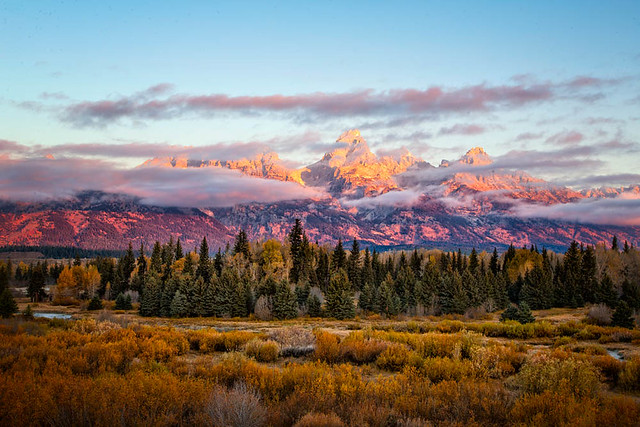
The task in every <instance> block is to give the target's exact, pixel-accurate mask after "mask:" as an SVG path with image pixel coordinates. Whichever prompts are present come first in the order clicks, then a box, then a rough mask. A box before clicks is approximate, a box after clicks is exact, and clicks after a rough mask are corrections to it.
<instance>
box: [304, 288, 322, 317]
mask: <svg viewBox="0 0 640 427" xmlns="http://www.w3.org/2000/svg"><path fill="white" fill-rule="evenodd" d="M307 314H308V315H309V317H321V316H322V307H321V302H320V298H318V296H317V295H316V294H313V293H312V294H309V298H308V299H307Z"/></svg>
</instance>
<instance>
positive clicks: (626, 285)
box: [620, 279, 640, 310]
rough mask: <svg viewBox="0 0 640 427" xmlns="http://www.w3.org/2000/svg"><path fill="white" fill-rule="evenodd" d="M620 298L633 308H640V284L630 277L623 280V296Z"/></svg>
mask: <svg viewBox="0 0 640 427" xmlns="http://www.w3.org/2000/svg"><path fill="white" fill-rule="evenodd" d="M620 298H621V299H622V300H623V301H625V302H626V303H627V304H628V305H629V307H630V308H631V309H632V310H640V286H639V285H638V284H637V283H632V282H631V281H630V280H629V279H625V280H624V281H623V282H622V296H621V297H620Z"/></svg>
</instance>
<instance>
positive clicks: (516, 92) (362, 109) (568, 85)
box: [24, 76, 618, 127]
mask: <svg viewBox="0 0 640 427" xmlns="http://www.w3.org/2000/svg"><path fill="white" fill-rule="evenodd" d="M617 83H618V80H605V79H598V78H594V77H585V76H582V77H576V78H575V79H572V80H570V81H567V82H559V83H553V82H544V83H536V82H530V81H527V82H524V81H523V82H515V83H513V84H505V85H488V84H485V83H483V84H478V85H471V86H465V87H461V88H445V87H442V86H431V87H428V88H426V89H415V88H410V89H392V90H387V91H375V90H373V89H363V90H358V91H352V92H344V93H328V92H314V93H306V94H296V95H285V94H273V95H266V96H249V95H243V96H234V95H228V94H223V93H213V94H201V95H189V94H171V92H172V90H173V86H172V85H170V84H167V83H163V84H160V85H156V86H152V87H150V88H148V89H145V90H142V91H140V92H137V93H134V94H132V95H128V96H119V97H115V98H113V99H102V100H97V101H88V100H87V101H79V102H73V103H69V104H67V105H66V106H65V107H64V108H63V110H62V112H61V113H60V118H61V119H62V120H63V121H65V122H68V123H71V124H72V125H74V126H79V127H83V126H96V127H100V126H106V125H109V124H112V123H116V122H119V121H121V120H123V119H129V120H131V121H137V120H161V119H170V118H174V117H179V116H184V115H187V114H196V115H201V116H210V115H212V114H216V113H220V112H236V113H244V114H246V113H266V112H275V113H290V114H293V115H297V114H300V113H303V114H306V115H312V116H316V117H317V116H320V117H333V118H335V117H342V116H375V115H387V116H388V115H404V116H406V115H424V114H428V115H434V114H442V113H456V112H459V113H468V112H474V111H489V110H493V109H496V108H502V107H505V108H515V107H521V106H525V105H528V104H534V103H540V102H551V101H554V100H557V99H576V100H580V99H583V100H585V99H587V98H585V96H587V97H590V98H589V99H588V100H591V98H593V96H594V95H593V94H586V95H585V94H584V93H583V91H584V90H588V89H590V88H599V87H602V86H604V85H607V84H617ZM24 107H25V108H33V109H36V108H37V105H35V104H33V105H26V104H25V105H24Z"/></svg>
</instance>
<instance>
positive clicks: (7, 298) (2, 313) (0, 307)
mask: <svg viewBox="0 0 640 427" xmlns="http://www.w3.org/2000/svg"><path fill="white" fill-rule="evenodd" d="M17 311H18V304H16V301H15V300H14V299H13V295H12V294H11V291H9V288H5V289H4V291H2V293H1V294H0V317H3V318H9V317H12V316H13V313H16V312H17Z"/></svg>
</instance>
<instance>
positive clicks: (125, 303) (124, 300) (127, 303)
mask: <svg viewBox="0 0 640 427" xmlns="http://www.w3.org/2000/svg"><path fill="white" fill-rule="evenodd" d="M132 308H133V307H132V305H131V296H130V295H127V296H126V297H125V295H124V294H122V293H120V294H118V296H117V297H116V305H115V309H116V310H131V309H132Z"/></svg>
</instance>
